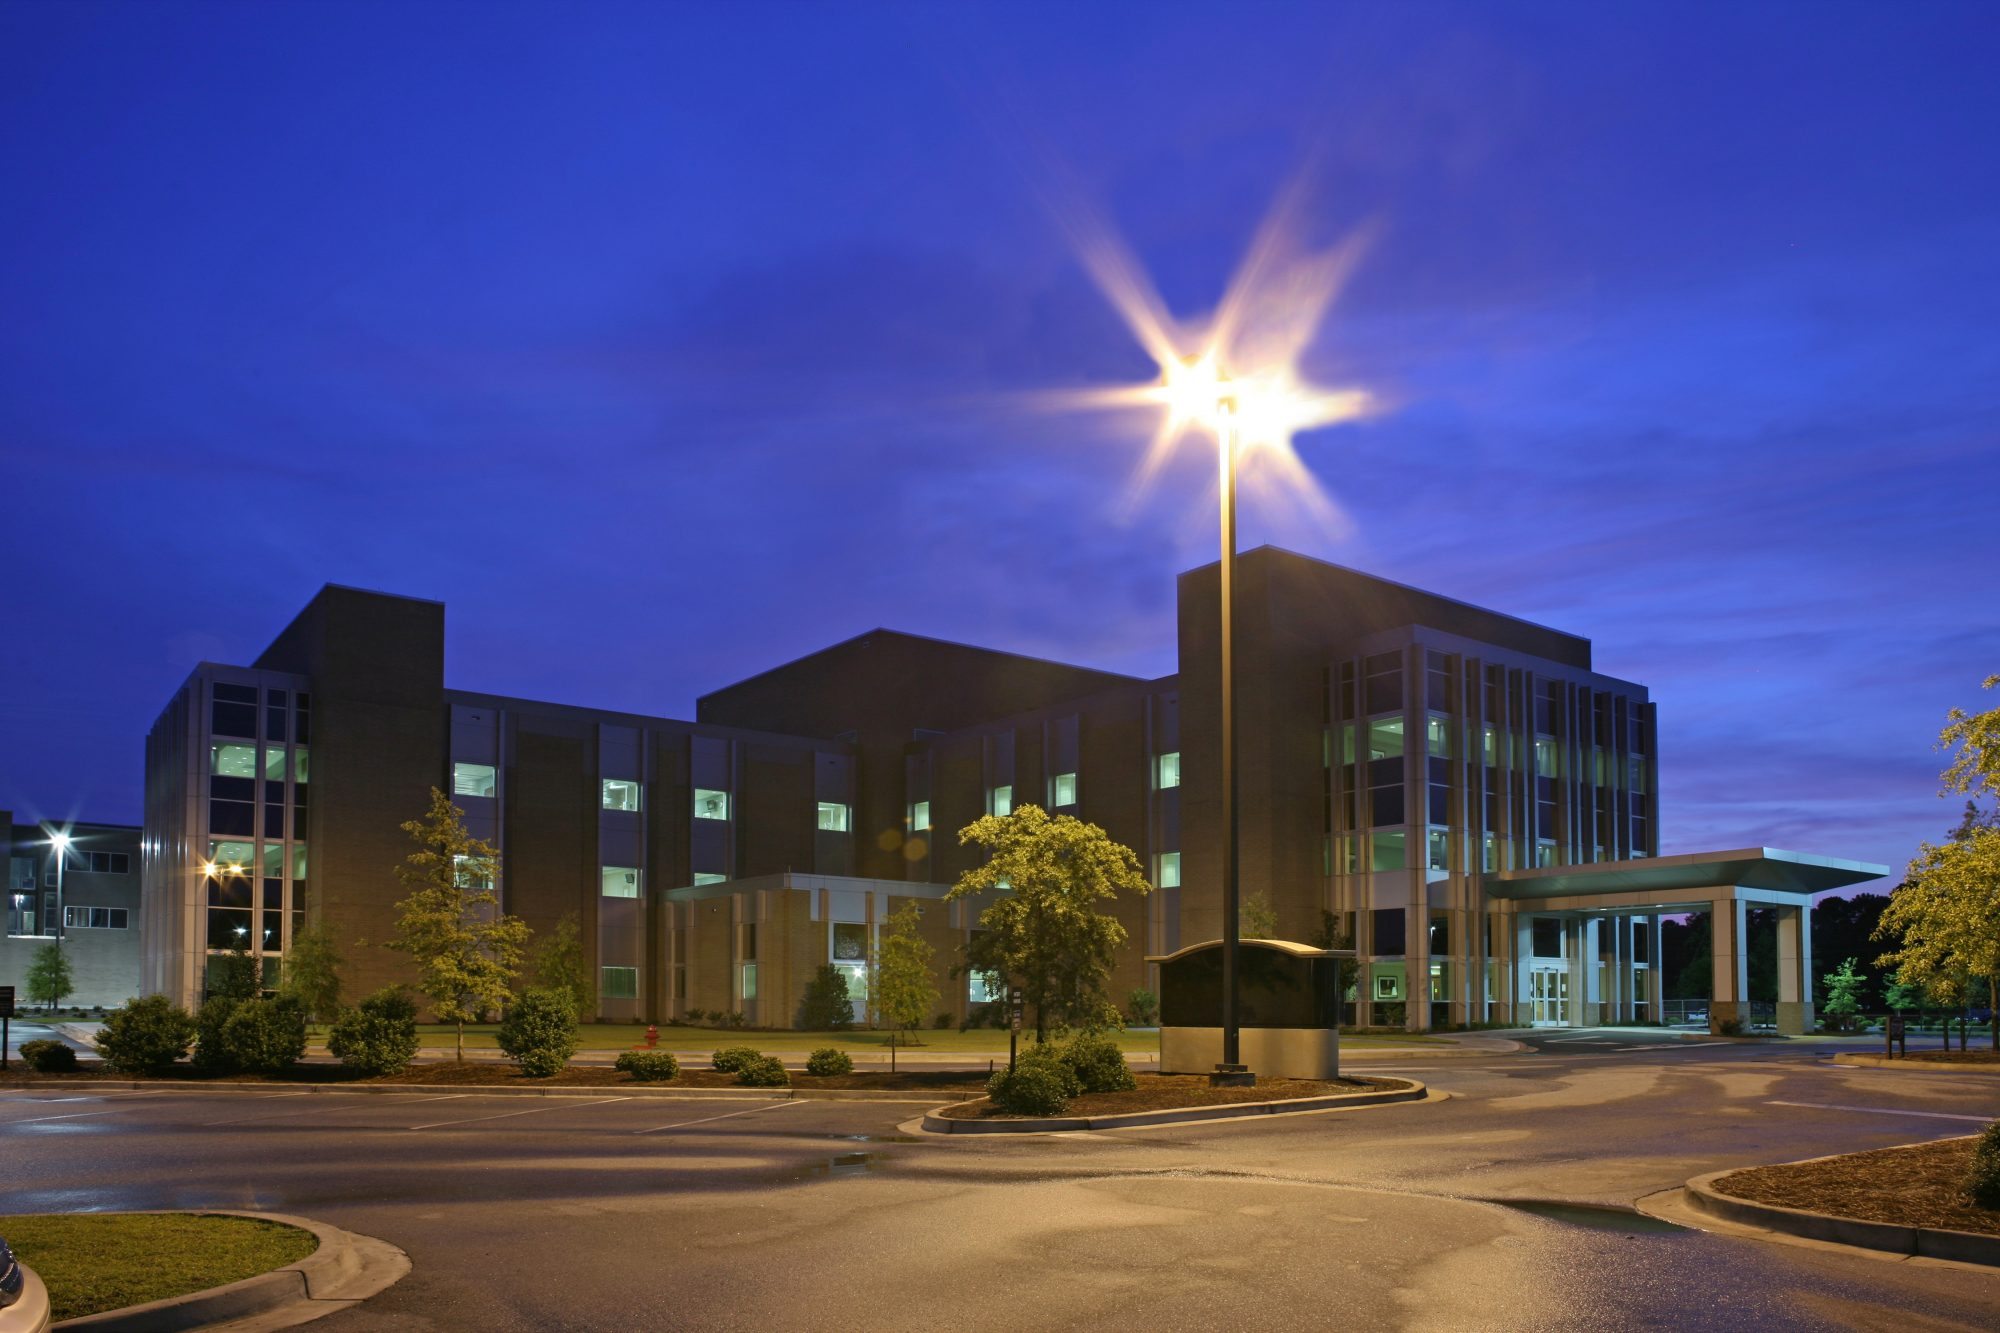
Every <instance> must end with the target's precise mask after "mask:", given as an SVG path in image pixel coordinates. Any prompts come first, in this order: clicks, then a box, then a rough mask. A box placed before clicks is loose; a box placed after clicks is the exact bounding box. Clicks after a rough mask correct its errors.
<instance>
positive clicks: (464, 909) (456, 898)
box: [388, 787, 528, 1061]
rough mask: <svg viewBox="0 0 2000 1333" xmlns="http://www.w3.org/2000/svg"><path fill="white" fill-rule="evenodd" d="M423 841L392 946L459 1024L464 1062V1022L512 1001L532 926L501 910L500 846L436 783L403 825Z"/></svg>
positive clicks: (402, 874)
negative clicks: (496, 876) (497, 881)
mask: <svg viewBox="0 0 2000 1333" xmlns="http://www.w3.org/2000/svg"><path fill="white" fill-rule="evenodd" d="M403 831H404V832H405V833H407V834H409V835H410V840H411V841H412V842H414V843H415V844H416V845H417V850H415V851H414V852H411V853H410V855H409V857H408V858H407V859H406V860H405V861H404V862H403V864H402V865H400V866H398V867H396V877H397V878H398V879H399V880H401V881H402V884H403V887H404V888H405V889H406V890H408V896H407V897H405V898H404V899H403V901H402V902H400V903H398V904H397V905H396V908H397V912H398V914H399V915H398V918H397V921H396V937H395V938H394V939H392V940H390V941H389V944H388V947H389V948H391V949H394V950H396V951H397V952H399V953H405V954H408V955H409V956H410V961H411V962H413V963H415V964H416V965H417V989H418V990H420V991H422V992H423V993H424V996H425V997H426V998H427V999H429V1000H430V1002H431V1012H432V1013H434V1014H436V1015H437V1017H438V1020H439V1021H440V1022H444V1023H452V1024H455V1025H457V1028H458V1058H459V1060H460V1061H463V1060H464V1059H465V1025H466V1024H467V1023H472V1022H477V1021H478V1020H479V1018H480V1017H481V1016H482V1015H484V1014H486V1013H488V1012H490V1011H492V1010H495V1009H498V1008H500V1007H501V1006H502V1005H504V1004H505V1003H506V1002H507V999H508V997H509V995H510V994H511V986H512V983H513V980H514V977H515V975H516V974H517V973H519V972H520V970H521V953H522V950H523V949H524V948H525V947H526V945H527V943H528V927H527V924H526V923H525V922H523V921H522V920H521V919H520V918H519V917H515V916H509V915H507V914H506V913H505V912H502V911H501V910H500V895H499V894H497V893H495V892H494V890H493V867H494V851H493V848H492V847H490V846H489V845H487V844H486V843H484V842H482V841H481V840H479V839H478V838H475V837H473V836H472V835H471V834H470V833H468V832H466V829H465V812H464V811H462V810H460V809H459V808H458V807H457V806H455V805H453V804H452V803H451V800H450V798H449V797H447V796H446V795H445V794H444V793H443V792H442V791H439V790H438V789H437V788H436V787H433V788H431V808H430V812H429V814H427V815H426V816H425V817H424V818H422V819H413V820H411V821H409V822H408V823H406V824H404V825H403Z"/></svg>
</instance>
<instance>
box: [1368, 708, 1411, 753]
mask: <svg viewBox="0 0 2000 1333" xmlns="http://www.w3.org/2000/svg"><path fill="white" fill-rule="evenodd" d="M1402 757H1403V719H1402V718H1400V717H1378V718H1375V719H1373V720H1372V721H1370V722H1369V723H1368V758H1369V759H1370V760H1371V761H1373V760H1376V759H1401V758H1402Z"/></svg>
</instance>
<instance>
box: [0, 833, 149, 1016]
mask: <svg viewBox="0 0 2000 1333" xmlns="http://www.w3.org/2000/svg"><path fill="white" fill-rule="evenodd" d="M139 845H140V830H139V829H137V828H135V827H134V826H132V825H130V824H91V823H65V824H36V823H26V824H17V823H15V822H14V816H13V815H12V814H11V813H10V812H8V811H6V810H0V846H4V851H0V864H4V865H5V866H6V868H7V886H6V893H7V898H6V907H7V935H6V938H5V939H4V940H0V986H12V987H14V995H15V1003H16V1004H17V1005H18V1006H19V1007H20V1008H21V1009H23V1010H25V1009H27V1008H28V1005H29V1001H28V995H29V991H28V969H29V967H30V966H31V965H32V963H33V961H34V959H35V956H36V955H37V954H38V953H40V952H41V951H42V950H43V949H44V948H47V947H48V946H50V945H56V946H58V947H60V948H61V949H62V950H63V952H64V953H65V954H66V955H67V956H68V960H69V968H70V978H71V985H70V992H69V994H68V995H67V996H66V997H65V998H64V1000H63V1004H64V1005H65V1007H73V1008H95V1007H102V1008H112V1007H115V1006H117V1005H121V1004H123V1003H125V1001H127V1000H129V999H132V998H133V997H134V996H136V995H139V994H141V993H142V991H141V986H140V931H139V920H140V908H139V901H140V892H139V891H140V876H139V866H140V856H139Z"/></svg>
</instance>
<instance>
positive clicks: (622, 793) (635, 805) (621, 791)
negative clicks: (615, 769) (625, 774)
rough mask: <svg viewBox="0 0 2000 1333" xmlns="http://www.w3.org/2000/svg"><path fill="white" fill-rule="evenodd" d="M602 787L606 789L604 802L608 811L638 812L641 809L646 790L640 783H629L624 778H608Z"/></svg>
mask: <svg viewBox="0 0 2000 1333" xmlns="http://www.w3.org/2000/svg"><path fill="white" fill-rule="evenodd" d="M601 785H602V787H603V789H604V797H603V800H604V808H605V809H606V810H638V809H640V808H641V802H642V800H643V797H642V795H641V793H642V792H643V791H644V788H642V787H641V786H640V785H639V784H638V783H636V782H627V781H625V780H623V779H622V778H606V779H604V781H603V783H602V784H601Z"/></svg>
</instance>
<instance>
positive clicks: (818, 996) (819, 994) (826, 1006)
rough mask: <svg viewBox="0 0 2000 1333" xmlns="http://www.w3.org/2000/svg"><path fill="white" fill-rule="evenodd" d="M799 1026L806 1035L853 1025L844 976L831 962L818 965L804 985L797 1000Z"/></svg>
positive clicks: (835, 1030) (852, 1003) (851, 1004)
mask: <svg viewBox="0 0 2000 1333" xmlns="http://www.w3.org/2000/svg"><path fill="white" fill-rule="evenodd" d="M799 1026H800V1027H802V1028H804V1029H805V1030H806V1031H808V1032H838V1031H840V1030H841V1029H843V1028H850V1027H853V1026H854V1001H853V1000H851V999H849V998H848V996H847V976H846V974H844V973H843V972H842V971H841V970H840V969H839V968H837V967H835V966H834V965H833V964H832V963H821V964H820V965H819V967H818V968H817V969H815V970H814V972H813V974H812V980H810V981H808V982H806V992H805V995H804V996H802V997H801V998H800V1001H799Z"/></svg>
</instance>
